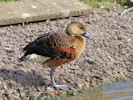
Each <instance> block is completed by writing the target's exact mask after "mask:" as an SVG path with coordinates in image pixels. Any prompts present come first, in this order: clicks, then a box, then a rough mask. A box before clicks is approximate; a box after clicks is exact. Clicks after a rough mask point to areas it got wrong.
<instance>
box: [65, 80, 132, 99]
mask: <svg viewBox="0 0 133 100" xmlns="http://www.w3.org/2000/svg"><path fill="white" fill-rule="evenodd" d="M65 100H133V81H130V82H128V81H127V82H115V83H112V84H109V85H106V86H105V89H98V90H97V91H94V92H88V94H81V95H78V96H74V97H70V98H67V99H65Z"/></svg>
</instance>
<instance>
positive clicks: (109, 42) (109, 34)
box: [0, 10, 133, 100]
mask: <svg viewBox="0 0 133 100" xmlns="http://www.w3.org/2000/svg"><path fill="white" fill-rule="evenodd" d="M71 21H79V22H82V23H83V24H84V25H85V27H86V30H87V31H88V32H90V33H91V34H92V36H93V39H92V40H88V41H87V44H86V48H85V51H84V53H83V54H82V56H80V58H78V59H76V60H75V61H73V62H71V63H69V64H65V65H62V66H60V67H59V68H57V70H56V77H55V79H56V81H57V83H59V84H67V85H69V87H70V90H74V91H75V90H77V89H83V88H89V87H94V86H97V85H102V84H105V83H109V82H112V81H117V80H126V79H128V78H129V76H132V75H133V72H132V70H130V69H132V68H133V19H132V13H127V14H125V15H124V16H123V17H121V18H120V16H119V11H116V12H113V11H110V12H107V11H101V10H93V12H92V14H90V15H86V16H79V17H72V18H66V19H57V20H51V21H44V22H38V23H30V24H26V25H23V26H22V25H11V26H5V27H0V54H1V55H0V99H5V100H7V98H16V99H17V98H23V97H24V98H31V99H32V98H35V99H36V98H40V97H42V98H45V97H46V95H45V94H44V92H45V84H49V83H50V79H49V70H50V69H49V68H48V67H47V66H46V67H45V68H43V66H42V65H41V64H38V63H33V62H19V61H18V58H20V57H21V56H22V55H23V52H22V48H23V47H24V46H25V45H26V44H28V43H29V42H30V41H33V40H34V39H35V38H36V37H37V36H39V35H41V34H43V33H46V32H48V31H50V32H53V31H58V30H63V31H65V30H64V29H65V28H66V26H67V24H68V23H69V22H71ZM42 94H43V95H42Z"/></svg>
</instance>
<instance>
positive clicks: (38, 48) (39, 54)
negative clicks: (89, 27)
mask: <svg viewBox="0 0 133 100" xmlns="http://www.w3.org/2000/svg"><path fill="white" fill-rule="evenodd" d="M85 37H87V38H89V35H88V33H87V32H85V28H84V26H83V25H82V24H81V23H79V22H71V23H70V24H69V25H68V27H67V29H66V34H65V33H53V34H50V33H47V34H43V35H42V36H40V37H38V38H37V39H36V40H34V41H33V42H31V43H29V44H28V45H27V46H26V47H25V48H24V51H26V53H25V54H24V56H23V57H21V59H20V60H21V61H24V60H27V59H28V60H33V61H38V62H40V63H42V64H43V65H48V66H49V67H50V68H51V72H50V77H51V85H52V86H53V87H55V88H57V89H63V90H66V89H67V86H66V85H57V84H56V83H55V81H54V77H53V74H54V71H55V68H56V67H58V66H60V65H62V64H64V63H68V62H70V61H73V60H74V59H76V58H78V57H79V56H80V55H81V53H82V52H83V50H84V48H85V42H86V41H85Z"/></svg>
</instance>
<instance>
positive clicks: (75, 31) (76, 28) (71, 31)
mask: <svg viewBox="0 0 133 100" xmlns="http://www.w3.org/2000/svg"><path fill="white" fill-rule="evenodd" d="M66 33H67V34H68V35H71V36H83V37H86V38H91V36H90V33H88V32H86V31H85V27H84V26H83V24H81V23H80V22H71V23H70V24H69V25H68V26H67V29H66Z"/></svg>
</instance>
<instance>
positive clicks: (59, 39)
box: [21, 33, 76, 60]
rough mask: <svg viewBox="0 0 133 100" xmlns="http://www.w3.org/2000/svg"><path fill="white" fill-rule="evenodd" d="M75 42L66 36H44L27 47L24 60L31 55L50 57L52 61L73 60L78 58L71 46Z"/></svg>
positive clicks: (57, 34)
mask: <svg viewBox="0 0 133 100" xmlns="http://www.w3.org/2000/svg"><path fill="white" fill-rule="evenodd" d="M73 41H74V39H72V38H71V37H70V36H67V35H64V34H59V33H55V34H43V35H41V36H40V37H38V38H37V39H36V40H34V41H33V42H31V43H29V44H28V45H27V46H25V48H24V51H26V53H25V55H24V56H23V57H22V58H24V57H26V56H27V55H30V54H37V55H41V56H44V57H50V59H55V58H56V59H66V58H73V57H75V56H76V50H75V49H74V48H73V47H72V45H71V44H72V42H73ZM22 58H21V60H22Z"/></svg>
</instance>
